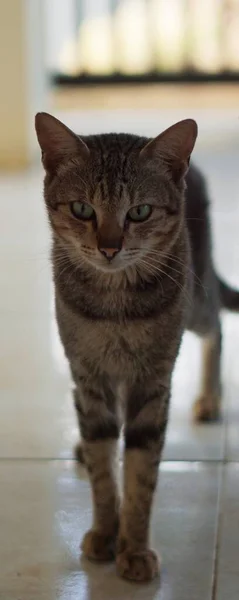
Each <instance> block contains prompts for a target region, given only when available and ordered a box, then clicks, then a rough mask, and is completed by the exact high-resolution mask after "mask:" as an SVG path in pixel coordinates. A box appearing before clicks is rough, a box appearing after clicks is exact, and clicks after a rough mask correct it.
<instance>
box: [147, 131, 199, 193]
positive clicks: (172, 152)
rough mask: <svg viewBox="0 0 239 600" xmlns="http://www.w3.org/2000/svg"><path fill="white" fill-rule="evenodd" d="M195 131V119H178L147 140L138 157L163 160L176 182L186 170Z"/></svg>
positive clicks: (194, 139) (194, 138) (195, 134)
mask: <svg viewBox="0 0 239 600" xmlns="http://www.w3.org/2000/svg"><path fill="white" fill-rule="evenodd" d="M197 133H198V128H197V123H196V121H194V120H193V119H185V120H184V121H179V122H178V123H175V125H172V127H169V128H168V129H166V130H165V131H163V133H160V135H158V136H157V137H156V138H154V139H153V140H151V141H150V142H148V144H146V146H145V147H144V148H143V149H142V150H141V152H140V157H141V158H142V159H144V160H154V161H157V159H160V160H161V161H163V163H164V164H165V165H166V166H167V168H168V169H169V170H170V171H171V173H172V176H173V179H174V180H175V181H176V182H177V181H179V180H180V179H181V178H182V177H183V176H184V175H185V174H186V172H187V170H188V165H189V160H190V155H191V153H192V151H193V148H194V144H195V142H196V138H197Z"/></svg>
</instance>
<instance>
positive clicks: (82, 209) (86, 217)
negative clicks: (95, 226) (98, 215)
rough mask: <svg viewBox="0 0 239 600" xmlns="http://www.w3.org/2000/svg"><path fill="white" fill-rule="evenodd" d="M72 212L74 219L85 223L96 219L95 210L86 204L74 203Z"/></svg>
mask: <svg viewBox="0 0 239 600" xmlns="http://www.w3.org/2000/svg"><path fill="white" fill-rule="evenodd" d="M71 212H72V214H73V215H74V217H76V218H77V219H82V220H83V221H90V220H91V219H94V217H95V211H94V209H93V208H92V206H90V204H87V203H86V202H72V204H71Z"/></svg>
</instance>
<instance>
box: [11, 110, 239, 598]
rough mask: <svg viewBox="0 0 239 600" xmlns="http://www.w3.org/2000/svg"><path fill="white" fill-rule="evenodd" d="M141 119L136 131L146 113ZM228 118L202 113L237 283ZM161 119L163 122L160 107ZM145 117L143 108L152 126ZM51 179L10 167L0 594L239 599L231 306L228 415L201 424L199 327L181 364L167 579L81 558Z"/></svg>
mask: <svg viewBox="0 0 239 600" xmlns="http://www.w3.org/2000/svg"><path fill="white" fill-rule="evenodd" d="M148 116H149V120H150V118H151V117H150V115H148ZM177 116H178V115H175V114H172V115H171V122H173V121H174V120H176V119H177ZM81 117H82V115H81ZM124 117H125V119H126V124H127V123H129V121H130V115H129V114H128V115H124V114H122V115H121V121H120V122H121V125H122V123H123V121H124ZM131 117H132V119H133V125H132V127H133V126H134V128H135V130H137V127H136V125H137V115H135V114H134V115H133V116H132V115H131ZM199 117H200V115H199ZM66 118H67V115H66ZM87 118H88V121H87ZM167 118H168V116H167ZM227 118H231V117H229V116H228V115H225V120H224V121H223V123H224V125H223V124H222V129H220V124H219V123H218V121H217V120H215V115H214V116H213V117H211V122H210V119H208V117H207V119H208V120H206V121H205V120H203V119H204V118H203V114H202V115H201V117H200V119H201V121H202V129H203V131H204V137H203V140H202V142H201V144H200V143H199V145H198V150H197V151H196V153H195V160H197V162H198V164H200V165H201V166H202V167H203V168H204V170H205V172H206V173H207V174H208V176H209V183H210V189H211V195H212V213H213V230H214V236H215V258H216V264H217V267H218V269H220V272H221V274H222V275H224V276H226V277H227V279H228V280H229V281H230V282H231V283H234V284H239V271H238V264H239V243H238V228H239V201H238V200H239V175H238V173H239V168H238V167H239V141H237V142H236V141H234V142H233V141H231V138H230V135H228V136H227V135H226V127H225V122H226V119H227ZM74 119H75V120H76V119H77V115H75V116H74ZM112 119H113V117H112V115H111V122H110V118H109V117H108V116H107V119H106V120H105V129H116V127H115V123H113V121H112ZM138 119H139V116H138ZM160 119H161V122H160V127H159V123H156V124H155V133H157V132H158V127H159V128H161V125H162V114H161V115H160ZM213 119H214V120H213ZM146 122H147V115H146V113H145V124H144V129H146V128H147V127H146ZM87 123H88V124H89V128H90V119H89V114H88V115H86V119H85V121H84V127H85V129H87ZM112 123H113V124H112ZM138 123H139V124H140V126H141V125H142V122H141V120H140V119H139V120H138ZM151 124H152V121H151ZM91 125H92V124H91ZM101 125H102V122H101ZM103 125H104V123H103ZM103 125H102V129H103ZM235 127H236V121H235ZM125 128H126V127H125ZM210 128H211V129H210ZM229 129H230V128H229ZM78 130H80V126H79V129H78ZM151 130H152V127H151ZM212 131H213V132H214V133H213V135H211V132H212ZM215 132H216V134H215ZM149 133H150V134H151V133H152V131H150V132H149ZM238 140H239V136H238ZM41 178H42V174H41V172H40V170H33V171H31V172H29V173H25V174H21V175H20V174H19V175H15V176H11V177H10V176H1V179H0V197H1V204H0V211H1V214H0V246H1V253H0V269H1V294H0V309H1V313H0V330H1V345H0V354H1V376H0V387H1V403H0V482H1V494H0V522H1V540H2V543H1V546H0V581H1V584H0V598H1V599H3V600H7V599H9V600H10V599H11V600H20V599H21V600H22V599H23V598H24V600H33V599H34V600H43V599H44V600H45V599H46V600H51V599H52V600H53V599H54V600H55V599H56V598H57V599H58V600H68V599H69V600H76V599H77V600H86V599H88V600H89V599H91V600H107V599H112V598H115V599H117V600H123V599H125V598H127V599H129V600H130V599H131V598H132V599H133V598H135V597H136V596H137V598H147V599H150V600H156V599H158V600H202V599H203V600H209V599H212V598H214V600H225V598H229V599H230V600H238V597H239V563H238V555H239V502H238V498H239V435H238V430H239V403H238V396H239V370H238V365H237V362H238V355H239V316H238V317H237V316H236V315H235V316H234V315H229V314H228V315H225V316H224V317H223V330H224V354H223V381H224V407H223V412H224V418H223V422H222V423H220V424H217V425H211V426H206V425H205V426H201V427H199V426H195V425H193V424H192V421H191V405H192V401H193V397H194V396H195V393H196V390H197V385H198V378H199V376H198V373H199V362H200V361H199V342H198V340H196V339H195V338H194V337H193V336H191V335H189V334H186V336H185V340H184V344H183V347H182V350H181V354H180V357H179V360H178V363H177V368H176V371H175V377H174V389H173V399H172V409H171V420H170V426H169V430H168V436H167V444H166V448H165V453H164V462H163V464H162V468H161V477H160V488H159V491H158V493H157V497H156V501H155V507H154V515H153V527H152V532H153V542H154V546H155V547H156V548H157V549H158V550H159V551H160V553H161V555H162V560H163V562H162V578H161V585H160V584H159V582H158V581H156V582H154V583H153V584H151V585H150V586H146V587H142V588H138V587H137V586H133V585H130V584H127V583H125V582H123V581H121V580H119V579H118V578H117V577H116V575H115V569H114V565H109V566H101V567H99V566H96V565H93V564H89V563H87V562H85V561H83V560H82V559H81V558H80V551H79V542H80V539H81V537H82V534H83V533H84V531H85V530H86V529H87V528H88V526H89V523H90V519H91V507H90V492H89V485H88V481H87V478H86V474H85V472H84V469H81V468H78V467H76V464H75V462H74V461H73V459H72V447H73V445H74V443H75V441H76V439H77V428H76V421H75V417H74V412H73V407H72V400H71V395H70V388H69V373H68V368H67V365H66V362H65V359H64V355H63V351H62V348H61V345H60V342H59V339H58V335H57V330H56V325H55V321H54V309H53V293H52V292H53V290H52V285H51V279H50V269H49V266H48V261H47V255H48V248H49V235H48V230H47V223H46V218H45V214H44V209H43V202H42V200H41V189H42V184H41Z"/></svg>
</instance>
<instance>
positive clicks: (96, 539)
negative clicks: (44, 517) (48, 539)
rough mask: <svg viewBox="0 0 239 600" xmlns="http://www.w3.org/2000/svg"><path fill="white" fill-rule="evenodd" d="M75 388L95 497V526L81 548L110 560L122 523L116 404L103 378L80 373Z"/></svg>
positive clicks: (92, 554)
mask: <svg viewBox="0 0 239 600" xmlns="http://www.w3.org/2000/svg"><path fill="white" fill-rule="evenodd" d="M80 379H81V381H80V385H79V386H78V388H77V389H76V390H75V406H76V410H77V414H78V419H79V425H80V430H81V435H82V449H83V454H84V460H85V465H86V468H87V470H88V474H89V478H90V483H91V489H92V499H93V515H94V516H93V525H92V528H91V529H90V531H88V532H87V533H86V535H85V537H84V539H83V542H82V545H81V548H82V550H83V553H84V554H85V555H86V556H87V558H89V559H92V560H97V561H104V560H111V559H113V558H114V556H115V544H116V537H117V533H118V523H119V494H118V487H117V464H116V463H117V441H118V436H119V422H118V416H117V406H116V401H115V398H114V395H113V392H112V391H111V390H110V388H109V386H105V385H104V384H103V382H102V381H101V380H100V379H97V380H93V379H92V377H90V378H89V376H88V375H85V376H81V378H80Z"/></svg>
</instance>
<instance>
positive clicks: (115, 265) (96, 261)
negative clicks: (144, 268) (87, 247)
mask: <svg viewBox="0 0 239 600" xmlns="http://www.w3.org/2000/svg"><path fill="white" fill-rule="evenodd" d="M138 255H139V253H138V252H129V253H128V252H127V251H126V252H125V251H122V252H119V253H118V254H117V255H116V256H113V257H110V258H109V257H108V258H107V257H106V256H103V255H101V254H100V253H99V254H95V253H94V254H93V253H89V252H87V253H86V252H82V256H83V258H84V260H85V261H86V262H87V263H88V264H90V265H91V267H94V268H95V269H97V270H100V271H102V272H104V273H113V272H115V271H123V270H126V269H127V268H128V267H132V266H133V265H134V264H135V263H136V262H137V258H138Z"/></svg>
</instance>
